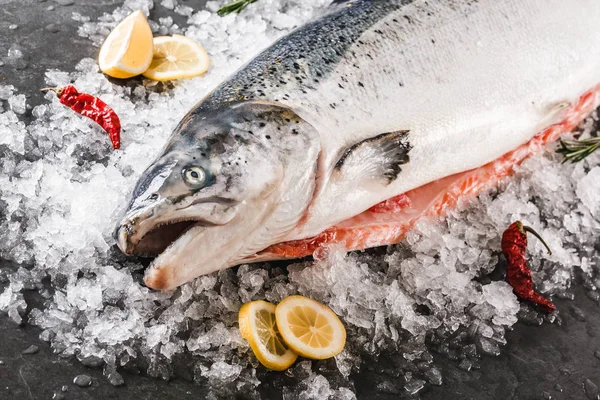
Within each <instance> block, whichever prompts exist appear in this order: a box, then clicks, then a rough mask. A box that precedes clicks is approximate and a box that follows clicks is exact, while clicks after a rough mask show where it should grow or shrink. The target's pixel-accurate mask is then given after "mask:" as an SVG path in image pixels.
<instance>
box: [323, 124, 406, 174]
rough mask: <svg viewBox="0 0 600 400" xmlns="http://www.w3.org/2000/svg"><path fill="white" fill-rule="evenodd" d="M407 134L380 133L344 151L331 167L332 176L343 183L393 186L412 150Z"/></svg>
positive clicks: (398, 132) (397, 132)
mask: <svg viewBox="0 0 600 400" xmlns="http://www.w3.org/2000/svg"><path fill="white" fill-rule="evenodd" d="M408 132H409V131H395V132H388V133H382V134H380V135H377V136H373V137H371V138H368V139H365V140H363V141H361V142H358V143H355V144H353V145H352V146H350V147H348V148H347V149H346V150H344V152H343V153H342V155H341V156H340V158H339V160H338V161H337V163H336V164H335V167H334V174H343V176H344V178H345V179H353V180H358V181H362V180H365V179H367V180H380V181H383V182H385V184H389V183H391V182H393V181H394V180H395V179H396V178H397V177H398V174H399V173H400V171H402V165H404V164H406V163H408V162H409V160H410V157H409V152H410V150H411V148H412V146H411V145H410V143H409V141H408V139H409V135H408Z"/></svg>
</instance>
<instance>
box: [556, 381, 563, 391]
mask: <svg viewBox="0 0 600 400" xmlns="http://www.w3.org/2000/svg"><path fill="white" fill-rule="evenodd" d="M554 390H556V391H557V392H559V393H562V391H563V388H562V386H560V385H559V384H558V383H557V384H556V385H554Z"/></svg>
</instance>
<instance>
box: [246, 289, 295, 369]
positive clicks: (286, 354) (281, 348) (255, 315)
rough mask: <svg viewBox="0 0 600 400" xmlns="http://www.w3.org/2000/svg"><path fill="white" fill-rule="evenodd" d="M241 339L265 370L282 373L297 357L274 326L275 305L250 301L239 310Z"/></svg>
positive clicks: (275, 325) (260, 301)
mask: <svg viewBox="0 0 600 400" xmlns="http://www.w3.org/2000/svg"><path fill="white" fill-rule="evenodd" d="M238 321H239V325H240V332H241V334H242V337H243V338H244V339H246V340H247V341H248V343H250V347H251V348H252V351H254V355H256V358H258V361H260V362H261V364H262V365H264V366H265V367H267V368H270V369H273V370H275V371H283V370H285V369H287V368H289V366H290V365H292V364H293V363H294V361H296V358H297V357H298V355H297V354H296V353H294V352H293V351H291V350H290V349H289V348H288V346H286V344H285V343H284V342H283V340H282V339H281V336H280V335H279V331H278V330H277V324H275V305H274V304H271V303H268V302H266V301H262V300H259V301H252V302H250V303H246V304H244V305H243V306H242V308H240V313H239V315H238Z"/></svg>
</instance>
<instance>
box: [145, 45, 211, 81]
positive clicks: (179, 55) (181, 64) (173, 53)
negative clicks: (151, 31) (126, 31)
mask: <svg viewBox="0 0 600 400" xmlns="http://www.w3.org/2000/svg"><path fill="white" fill-rule="evenodd" d="M209 65H210V61H209V58H208V54H206V51H205V50H204V48H202V46H200V45H199V44H198V43H196V42H194V41H193V40H192V39H190V38H188V37H185V36H181V35H173V36H160V37H157V38H154V58H153V59H152V63H151V64H150V67H149V68H148V69H147V70H146V72H144V76H145V77H146V78H149V79H153V80H155V81H170V80H173V79H180V78H191V77H194V76H198V75H202V74H203V73H205V72H206V70H207V69H208V66H209Z"/></svg>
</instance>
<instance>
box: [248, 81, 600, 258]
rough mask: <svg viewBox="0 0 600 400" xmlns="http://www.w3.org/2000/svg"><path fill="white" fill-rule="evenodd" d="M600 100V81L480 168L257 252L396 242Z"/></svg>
mask: <svg viewBox="0 0 600 400" xmlns="http://www.w3.org/2000/svg"><path fill="white" fill-rule="evenodd" d="M599 105H600V85H598V86H596V87H594V88H593V89H591V90H590V91H588V92H586V93H585V94H583V95H582V96H581V97H580V98H579V100H578V102H577V103H576V104H572V105H571V106H570V107H569V108H568V109H567V110H566V112H565V118H564V119H563V120H562V121H561V122H559V123H556V124H554V125H551V126H549V127H547V128H546V129H544V130H543V131H542V132H540V133H538V134H537V135H535V136H534V137H533V138H532V139H531V140H530V141H529V142H527V143H525V144H523V145H521V146H519V147H517V148H516V149H514V150H512V151H510V152H508V153H506V154H504V155H503V156H502V157H500V158H498V159H496V160H494V161H492V162H490V163H488V164H486V165H483V166H481V167H479V168H476V169H472V170H469V171H465V172H461V173H458V174H454V175H451V176H447V177H445V178H443V179H439V180H437V181H434V182H431V183H428V184H426V185H424V186H421V187H418V188H416V189H413V190H411V191H408V192H406V193H404V194H401V195H399V196H395V197H393V198H391V199H388V200H386V201H384V202H382V203H379V204H377V205H375V206H373V207H371V208H370V209H368V210H366V211H364V212H363V213H361V214H359V215H356V216H355V217H352V218H350V219H348V220H345V221H343V222H341V223H339V224H337V225H335V226H332V227H330V228H328V229H327V230H325V231H323V232H321V233H320V234H318V235H316V236H314V237H310V238H306V239H301V240H292V241H288V242H282V243H278V244H275V245H272V246H270V247H268V248H266V249H265V250H263V251H261V252H260V253H259V254H257V257H258V258H259V259H261V260H275V259H289V258H299V257H304V256H308V255H311V254H313V253H315V252H316V251H318V250H319V249H322V248H325V247H327V246H330V245H337V246H341V247H343V248H345V249H347V250H348V251H351V250H361V249H366V248H370V247H377V246H384V245H389V244H393V243H397V242H399V241H400V240H402V239H403V238H404V236H405V235H406V233H407V232H408V231H410V229H411V228H412V227H413V226H414V225H415V224H416V223H417V222H418V221H419V219H421V218H424V217H431V216H444V215H445V214H446V212H447V211H448V210H451V209H452V208H454V207H456V205H457V204H458V202H459V201H465V200H469V199H472V198H474V197H476V196H477V195H478V194H480V193H482V192H484V191H486V190H489V189H491V188H493V187H495V186H496V185H497V184H498V183H499V182H500V180H502V178H505V177H506V176H509V175H510V174H511V173H512V172H513V169H514V167H515V166H516V165H518V164H520V163H521V162H523V161H524V160H525V159H526V158H528V157H529V156H531V155H533V154H535V153H537V152H539V151H541V150H543V148H544V146H545V145H547V144H548V143H552V142H554V141H556V140H558V139H559V137H560V136H561V135H562V134H564V133H566V132H570V131H571V130H573V129H574V128H575V127H576V126H577V125H578V124H579V122H581V121H582V120H583V119H584V118H585V117H586V116H587V115H588V114H589V113H591V112H592V111H593V110H594V109H595V108H596V107H598V106H599Z"/></svg>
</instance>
